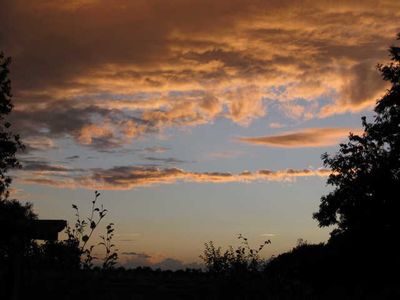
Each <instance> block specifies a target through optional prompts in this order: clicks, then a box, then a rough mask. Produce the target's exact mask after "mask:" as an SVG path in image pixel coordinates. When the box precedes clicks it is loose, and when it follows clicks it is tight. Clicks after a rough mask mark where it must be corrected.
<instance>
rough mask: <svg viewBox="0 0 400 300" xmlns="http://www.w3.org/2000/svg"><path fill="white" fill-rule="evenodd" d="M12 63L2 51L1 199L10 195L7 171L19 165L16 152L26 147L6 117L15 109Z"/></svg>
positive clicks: (0, 54) (0, 83) (0, 91)
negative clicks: (11, 80)
mask: <svg viewBox="0 0 400 300" xmlns="http://www.w3.org/2000/svg"><path fill="white" fill-rule="evenodd" d="M10 63H11V58H10V57H5V56H4V53H3V52H0V201H1V200H5V199H7V198H8V196H9V190H8V188H9V186H10V184H11V181H12V179H11V177H10V176H8V175H7V174H6V173H7V171H8V170H9V169H10V168H16V167H19V163H18V160H17V158H16V157H15V154H16V152H17V151H18V150H19V149H23V148H24V146H23V145H22V143H21V141H20V138H19V135H16V134H14V133H13V132H12V131H11V129H10V127H11V124H10V123H9V122H7V121H6V119H5V117H6V116H7V115H8V114H9V113H10V112H11V111H12V109H13V104H12V103H11V100H12V99H11V98H12V94H11V82H10V79H9V78H8V75H9V73H10V70H9V65H10Z"/></svg>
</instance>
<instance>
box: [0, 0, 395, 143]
mask: <svg viewBox="0 0 400 300" xmlns="http://www.w3.org/2000/svg"><path fill="white" fill-rule="evenodd" d="M31 5H33V6H31ZM31 5H29V4H27V3H26V2H22V1H12V2H8V3H7V4H5V6H6V7H5V9H3V10H2V13H1V15H0V17H1V19H2V20H4V21H3V23H4V26H3V28H4V31H3V37H2V40H3V44H4V45H5V47H6V49H5V50H7V53H9V54H10V55H12V56H13V57H14V59H15V60H14V61H15V63H14V66H13V67H14V71H13V74H14V76H15V80H14V82H15V90H16V93H15V98H16V99H17V101H18V106H17V107H16V112H15V116H14V118H16V119H23V118H24V120H25V121H24V122H22V123H21V124H20V125H19V127H20V128H19V130H20V131H21V132H23V133H25V135H26V136H31V135H38V136H40V135H42V133H41V132H42V131H43V129H46V130H47V131H48V133H49V134H50V135H52V136H54V137H56V138H58V137H60V136H61V135H62V136H69V137H72V138H74V139H75V141H76V142H77V143H81V144H83V145H89V146H90V145H93V146H95V147H98V146H99V145H103V146H114V147H115V146H119V145H121V144H124V143H128V142H129V140H131V139H133V138H136V137H138V136H141V135H143V134H149V133H153V132H158V131H162V130H163V129H165V128H168V127H188V126H198V125H201V124H207V123H210V122H212V121H213V120H215V119H216V118H217V117H223V118H227V119H229V120H231V121H232V122H235V123H237V124H240V125H246V126H247V125H249V124H250V123H251V122H252V121H253V120H255V119H257V118H260V117H263V116H265V115H268V111H267V106H268V100H267V99H273V100H277V101H279V103H280V105H281V107H282V110H283V111H284V112H287V113H288V114H290V115H292V116H293V117H294V118H305V119H312V118H321V117H327V116H330V115H332V114H337V113H343V112H346V111H357V110H360V109H364V108H366V107H368V106H370V105H371V104H372V103H373V102H374V101H375V100H376V98H377V97H378V95H379V92H381V91H382V90H383V87H384V83H383V82H382V81H379V79H377V78H378V77H379V75H378V73H377V72H376V71H375V70H374V68H375V65H376V63H377V62H378V61H380V60H383V59H384V58H385V55H386V53H385V49H384V48H383V47H382V45H388V44H390V42H391V39H392V37H393V36H394V34H395V32H396V31H397V30H398V26H397V25H396V22H394V20H397V18H398V17H399V11H400V9H399V8H400V7H399V5H400V4H399V3H398V2H396V1H393V2H390V1H388V2H385V3H384V4H382V5H380V6H379V9H376V2H375V1H364V2H363V4H362V5H361V4H359V2H357V1H349V2H346V4H343V3H342V4H341V5H333V4H332V3H331V2H325V1H318V2H316V1H310V2H307V3H304V4H299V5H294V4H293V2H290V1H279V3H278V2H274V1H272V2H271V1H268V2H263V1H231V0H230V1H218V3H215V2H214V1H208V0H207V1H197V0H195V1H190V2H188V1H184V0H180V1H174V2H172V3H169V5H168V6H167V5H165V3H164V2H162V1H159V0H151V1H123V0H118V1H115V2H114V5H112V6H110V5H109V4H108V3H107V2H105V1H73V2H70V4H68V5H67V4H65V3H64V4H56V3H51V2H49V1H35V4H31ZM4 13H6V14H7V15H8V17H6V16H4ZM39 19H40V20H41V21H40V22H38V20H39ZM349 20H351V21H349ZM49 24H51V26H50V25H49ZM155 24H157V25H155ZM339 24H346V26H338V25H339ZM11 27H12V28H13V30H8V29H9V28H11ZM24 28H31V30H32V35H30V34H28V35H27V34H26V31H25V30H24ZM366 28H368V30H366ZM11 32H12V35H11ZM149 37H151V38H149ZM99 49H101V51H100V52H99ZM76 53H79V55H76ZM96 53H101V55H98V54H96ZM60 61H62V62H63V63H62V64H59V62H60ZM55 66H57V67H55ZM282 86H284V87H285V89H284V90H282V91H281V92H280V93H276V92H273V90H274V88H275V87H282ZM332 91H334V93H332ZM322 96H325V97H328V98H330V100H331V102H330V103H328V104H326V105H324V106H322V107H318V105H317V106H313V109H311V110H306V109H305V108H304V107H302V106H301V105H293V104H292V103H291V102H292V100H295V99H306V100H307V101H310V102H315V101H316V99H317V98H318V97H322ZM82 99H85V100H84V101H83V100H82ZM61 103H66V106H67V107H68V109H65V106H64V104H61ZM60 111H62V113H63V115H64V116H65V118H67V119H68V118H73V116H69V115H68V114H85V115H86V116H87V117H86V118H82V119H81V120H80V122H76V123H75V124H74V126H69V127H65V129H64V130H62V131H60V129H59V127H58V126H57V122H58V121H55V120H54V118H47V119H46V118H42V116H43V115H46V113H50V112H51V113H55V114H57V113H58V112H60ZM111 114H112V115H114V117H110V115H111ZM38 116H39V117H38ZM94 116H96V117H94ZM115 116H117V117H115ZM113 125H114V126H113ZM100 127H103V128H100ZM89 129H93V130H89ZM91 135H92V136H91ZM99 139H102V140H104V139H110V140H112V141H113V142H112V143H106V142H104V141H103V142H102V143H99V142H98V140H99Z"/></svg>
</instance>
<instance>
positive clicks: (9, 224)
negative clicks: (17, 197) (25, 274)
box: [0, 220, 67, 300]
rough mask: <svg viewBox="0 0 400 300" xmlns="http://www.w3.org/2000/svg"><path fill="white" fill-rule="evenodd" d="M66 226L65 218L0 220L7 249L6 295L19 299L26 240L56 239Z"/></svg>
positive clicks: (2, 238) (3, 241)
mask: <svg viewBox="0 0 400 300" xmlns="http://www.w3.org/2000/svg"><path fill="white" fill-rule="evenodd" d="M66 226H67V221H65V220H15V221H12V220H0V228H1V233H2V237H1V240H0V243H3V244H6V245H7V248H8V251H9V260H10V261H9V262H10V264H9V276H8V277H9V278H8V279H10V281H11V282H10V283H9V284H8V286H7V290H8V291H7V295H8V298H9V299H14V300H16V299H19V290H20V281H21V271H22V260H23V255H24V251H25V246H26V241H29V240H45V241H56V240H57V239H58V233H59V232H60V231H61V230H63V229H64V228H65V227H66Z"/></svg>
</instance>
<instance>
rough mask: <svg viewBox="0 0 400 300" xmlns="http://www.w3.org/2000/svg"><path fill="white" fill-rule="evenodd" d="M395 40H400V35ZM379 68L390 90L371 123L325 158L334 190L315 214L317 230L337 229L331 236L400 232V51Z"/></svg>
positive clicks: (394, 51)
mask: <svg viewBox="0 0 400 300" xmlns="http://www.w3.org/2000/svg"><path fill="white" fill-rule="evenodd" d="M397 39H398V40H400V34H398V36H397ZM389 52H390V58H391V62H390V63H389V64H387V65H378V70H379V71H380V73H381V75H382V77H383V79H384V80H386V81H388V82H390V83H391V88H390V89H389V90H387V92H386V94H385V95H384V96H383V97H382V98H381V99H380V100H378V102H377V104H376V106H375V109H374V111H375V116H374V120H373V122H372V123H369V122H367V120H366V118H365V117H363V118H362V126H363V128H364V132H363V134H362V135H354V134H350V136H349V139H348V142H347V143H346V144H341V145H340V150H339V152H338V153H336V154H335V155H334V156H329V155H328V154H327V153H325V154H323V155H322V159H323V162H324V165H325V166H327V167H329V168H330V169H331V170H332V174H331V175H330V176H329V178H328V180H327V183H328V184H329V185H332V186H334V187H335V189H334V190H333V191H332V192H331V193H329V194H328V195H326V196H323V197H322V198H321V203H320V206H319V211H318V212H317V213H315V214H314V218H315V219H317V220H318V222H319V226H321V227H323V226H330V225H337V228H336V229H335V230H333V231H332V233H331V236H332V237H335V236H344V235H343V234H348V235H350V236H353V237H367V236H369V237H371V236H379V237H380V238H385V239H386V238H390V237H391V238H393V236H394V234H397V233H398V232H399V230H400V222H399V208H400V198H399V191H400V48H399V47H395V46H392V47H390V49H389Z"/></svg>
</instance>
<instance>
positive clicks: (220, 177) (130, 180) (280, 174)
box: [18, 166, 330, 190]
mask: <svg viewBox="0 0 400 300" xmlns="http://www.w3.org/2000/svg"><path fill="white" fill-rule="evenodd" d="M48 168H49V167H46V169H45V170H47V169H48ZM73 172H74V170H71V172H70V176H64V177H60V176H51V175H48V174H46V173H44V172H41V171H37V172H36V173H35V172H34V173H30V174H25V175H23V176H20V177H19V178H18V182H21V183H25V184H39V185H48V186H54V187H64V188H85V189H99V190H131V189H135V188H139V187H148V186H153V185H160V184H174V183H177V182H195V183H218V184H219V183H235V182H236V183H237V182H248V183H249V182H260V181H293V180H296V179H297V178H304V177H325V176H328V175H329V174H330V171H329V170H326V169H317V170H312V169H300V170H297V169H286V170H278V171H271V170H258V171H255V172H250V171H244V172H241V173H229V172H190V171H186V170H183V169H178V168H157V167H148V166H120V167H113V168H110V169H92V170H89V171H87V173H86V174H85V175H81V174H73Z"/></svg>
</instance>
